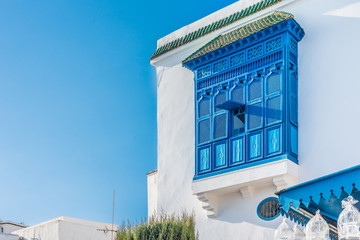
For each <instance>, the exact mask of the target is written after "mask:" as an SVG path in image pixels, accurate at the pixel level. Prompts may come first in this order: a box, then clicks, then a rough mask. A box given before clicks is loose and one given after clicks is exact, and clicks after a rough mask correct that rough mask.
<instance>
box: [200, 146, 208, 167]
mask: <svg viewBox="0 0 360 240" xmlns="http://www.w3.org/2000/svg"><path fill="white" fill-rule="evenodd" d="M209 152H210V151H209V148H204V149H201V150H200V154H199V155H200V156H199V169H200V171H204V170H208V169H209V168H210V158H209V157H210V154H209Z"/></svg>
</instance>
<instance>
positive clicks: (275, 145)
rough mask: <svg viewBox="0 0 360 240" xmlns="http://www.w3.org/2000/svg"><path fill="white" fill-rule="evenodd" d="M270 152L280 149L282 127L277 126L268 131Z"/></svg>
mask: <svg viewBox="0 0 360 240" xmlns="http://www.w3.org/2000/svg"><path fill="white" fill-rule="evenodd" d="M267 137H268V153H269V154H271V153H276V152H279V151H280V129H279V128H276V129H273V130H271V131H269V132H268V136H267Z"/></svg>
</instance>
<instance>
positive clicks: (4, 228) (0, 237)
mask: <svg viewBox="0 0 360 240" xmlns="http://www.w3.org/2000/svg"><path fill="white" fill-rule="evenodd" d="M26 227H27V226H26V225H25V224H24V223H15V222H12V221H3V220H1V219H0V240H18V239H19V236H17V235H14V234H12V232H13V231H16V230H19V229H23V228H26Z"/></svg>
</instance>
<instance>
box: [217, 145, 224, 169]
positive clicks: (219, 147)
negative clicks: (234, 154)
mask: <svg viewBox="0 0 360 240" xmlns="http://www.w3.org/2000/svg"><path fill="white" fill-rule="evenodd" d="M225 158H226V153H225V143H224V144H219V145H217V146H216V167H220V166H224V165H225Z"/></svg>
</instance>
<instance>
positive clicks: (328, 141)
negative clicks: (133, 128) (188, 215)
mask: <svg viewBox="0 0 360 240" xmlns="http://www.w3.org/2000/svg"><path fill="white" fill-rule="evenodd" d="M240 2H243V3H244V4H245V2H246V3H249V2H251V1H250V0H247V1H244V0H241V1H240ZM236 4H238V3H236ZM236 4H235V5H234V8H235V7H236V6H237V5H236ZM274 9H278V10H281V11H286V12H290V13H292V14H294V16H295V20H296V21H297V22H298V23H299V24H300V25H301V26H302V27H303V28H304V30H305V33H306V35H305V37H304V39H303V40H302V41H301V42H300V43H299V162H300V173H299V178H300V182H303V181H306V180H310V179H313V178H317V177H320V176H322V175H325V174H328V173H332V172H335V171H339V170H341V169H345V168H348V167H351V166H354V165H357V164H359V163H360V157H359V156H358V152H357V148H358V147H357V145H358V136H360V128H358V127H357V125H358V124H357V123H358V122H359V119H360V107H358V106H357V104H358V103H360V94H359V92H360V77H359V76H358V74H357V70H358V68H359V67H360V64H359V60H358V57H359V56H360V47H359V43H360V27H359V26H360V2H359V1H358V0H327V1H323V0H286V1H283V3H281V4H277V5H275V6H274V7H272V8H269V9H266V10H264V11H262V12H260V13H257V14H254V15H253V16H251V17H249V18H247V19H244V20H240V21H239V22H238V23H237V24H241V23H242V22H243V23H246V21H249V20H250V19H256V18H259V17H261V15H263V14H264V13H266V12H267V11H272V10H274ZM235 10H236V11H239V9H238V8H236V9H235ZM235 10H234V11H235ZM228 12H229V8H227V10H226V11H224V15H223V16H222V15H221V11H220V12H218V13H217V19H220V18H222V17H225V16H227V15H228ZM215 20H216V18H215V19H214V18H213V17H212V18H211V22H213V21H215ZM203 21H206V18H205V20H204V19H202V22H203ZM209 23H210V22H209ZM199 26H200V25H199ZM191 27H192V28H195V27H196V26H194V25H192V26H191ZM229 28H231V26H230V27H228V28H226V29H229ZM218 32H219V31H218ZM218 32H216V33H214V34H213V35H209V36H206V37H204V38H202V39H200V40H196V41H194V42H193V43H190V44H187V46H183V47H181V48H179V49H176V50H173V51H172V52H170V53H167V54H164V55H163V56H160V57H159V58H157V59H155V60H153V61H152V64H153V65H155V66H156V67H157V73H158V103H157V104H158V174H157V177H158V183H157V185H156V189H157V202H156V203H152V204H156V205H157V209H161V208H162V209H164V210H165V211H167V212H168V213H173V212H180V211H181V210H182V209H184V208H186V209H187V210H188V211H192V210H193V211H194V212H195V214H196V216H197V229H198V231H199V234H200V239H201V240H212V239H216V240H217V239H227V240H232V239H254V240H260V239H273V231H274V228H275V227H277V226H278V225H279V223H280V218H277V219H276V220H274V221H270V222H267V221H263V220H261V219H260V218H258V217H257V213H256V209H257V206H258V204H259V202H260V201H261V200H263V199H264V198H266V197H270V196H273V193H274V192H275V191H276V189H275V186H263V187H262V188H257V189H255V192H254V196H253V197H252V198H250V199H242V198H241V195H240V194H239V193H233V194H229V195H224V196H222V197H221V198H220V199H219V212H218V216H217V217H215V218H207V217H206V216H205V211H204V210H203V209H202V207H201V203H200V202H199V201H198V200H197V199H196V197H195V196H193V195H192V190H191V183H192V178H193V175H194V164H195V160H194V156H195V139H194V136H195V132H194V129H195V125H194V124H195V116H194V96H193V95H194V82H193V74H192V72H191V71H189V70H187V69H185V68H183V67H182V65H181V61H182V60H183V59H184V58H185V57H186V56H187V55H189V54H190V53H192V52H194V51H196V50H197V49H198V48H199V47H200V46H201V44H202V43H204V42H206V41H207V40H208V39H210V38H211V37H212V36H214V35H215V34H217V33H218ZM176 34H177V35H179V34H180V33H179V32H176ZM180 35H181V34H180ZM172 37H173V36H171V34H170V35H169V36H168V37H167V38H168V39H171V38H172ZM164 39H165V40H164ZM164 39H163V40H162V41H166V38H164ZM149 191H152V190H151V187H150V188H149Z"/></svg>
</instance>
